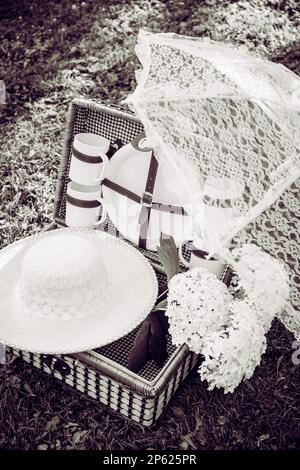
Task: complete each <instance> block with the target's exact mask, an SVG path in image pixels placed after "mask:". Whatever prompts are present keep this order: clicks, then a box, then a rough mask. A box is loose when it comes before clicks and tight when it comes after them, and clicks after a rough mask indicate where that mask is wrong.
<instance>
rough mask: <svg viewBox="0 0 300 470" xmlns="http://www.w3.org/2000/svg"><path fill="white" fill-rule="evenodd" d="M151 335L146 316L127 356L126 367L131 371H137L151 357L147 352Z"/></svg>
mask: <svg viewBox="0 0 300 470" xmlns="http://www.w3.org/2000/svg"><path fill="white" fill-rule="evenodd" d="M150 335H151V322H150V318H149V317H147V318H146V320H145V321H144V323H143V324H142V326H141V328H140V329H139V331H138V333H137V335H136V338H135V340H134V345H133V348H132V350H131V351H130V354H129V358H128V369H129V370H131V371H132V372H138V371H139V370H140V369H141V368H142V367H143V366H144V365H145V364H146V362H148V361H149V359H151V357H150V354H149V339H150Z"/></svg>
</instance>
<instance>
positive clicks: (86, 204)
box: [66, 194, 100, 209]
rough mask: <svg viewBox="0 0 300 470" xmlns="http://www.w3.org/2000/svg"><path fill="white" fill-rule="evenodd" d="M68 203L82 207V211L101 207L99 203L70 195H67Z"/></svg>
mask: <svg viewBox="0 0 300 470" xmlns="http://www.w3.org/2000/svg"><path fill="white" fill-rule="evenodd" d="M66 201H67V202H68V203H69V204H71V205H72V206H76V207H81V208H82V209H93V208H96V207H99V206H100V202H99V201H85V200H83V199H76V198H75V197H72V196H70V194H66Z"/></svg>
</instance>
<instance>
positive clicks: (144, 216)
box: [139, 151, 158, 249]
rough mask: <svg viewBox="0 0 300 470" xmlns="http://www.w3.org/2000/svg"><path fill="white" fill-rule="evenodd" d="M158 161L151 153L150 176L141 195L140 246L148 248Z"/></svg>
mask: <svg viewBox="0 0 300 470" xmlns="http://www.w3.org/2000/svg"><path fill="white" fill-rule="evenodd" d="M157 169H158V162H157V160H156V158H155V156H154V152H153V151H152V153H151V159H150V165H149V170H148V176H147V181H146V187H145V191H144V192H143V194H142V197H141V205H142V208H141V212H140V216H139V223H140V234H139V247H140V248H144V249H146V243H147V234H148V230H149V220H150V214H151V207H152V203H153V190H154V186H155V180H156V175H157Z"/></svg>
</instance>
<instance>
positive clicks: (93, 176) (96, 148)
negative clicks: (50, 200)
mask: <svg viewBox="0 0 300 470" xmlns="http://www.w3.org/2000/svg"><path fill="white" fill-rule="evenodd" d="M109 146H110V142H109V140H108V139H106V138H105V137H101V136H100V135H97V134H90V133H82V134H76V135H75V137H74V141H73V146H72V159H71V166H70V171H69V178H70V179H71V180H72V181H75V183H78V184H86V185H87V184H90V185H95V184H97V183H99V182H100V181H102V180H103V179H104V175H105V172H106V170H107V167H108V164H109V161H108V158H107V156H106V153H107V151H108V149H109Z"/></svg>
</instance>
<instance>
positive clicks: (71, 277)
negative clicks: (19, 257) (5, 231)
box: [20, 234, 109, 320]
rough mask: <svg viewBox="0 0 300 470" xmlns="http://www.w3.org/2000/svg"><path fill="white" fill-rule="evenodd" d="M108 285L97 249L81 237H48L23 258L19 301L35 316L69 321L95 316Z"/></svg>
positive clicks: (57, 235)
mask: <svg viewBox="0 0 300 470" xmlns="http://www.w3.org/2000/svg"><path fill="white" fill-rule="evenodd" d="M108 285H109V281H108V276H107V272H106V268H105V266H104V264H103V261H102V259H101V256H100V254H99V253H98V252H97V246H96V245H95V244H94V243H92V242H91V241H90V240H86V239H84V237H82V236H76V235H66V234H56V235H55V236H49V237H47V238H45V239H43V240H41V241H38V242H36V243H35V244H34V245H32V246H31V247H30V248H29V250H28V251H27V253H26V255H25V257H24V261H23V266H22V275H21V286H20V287H21V296H22V301H23V304H24V307H25V310H26V311H30V312H33V313H35V314H36V315H37V316H48V317H49V318H58V317H61V318H63V319H65V320H70V319H71V318H74V317H75V318H82V317H84V316H87V315H90V314H92V313H96V311H99V310H101V306H102V304H103V295H104V293H105V292H106V291H107V288H108ZM97 309H98V310H97Z"/></svg>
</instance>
